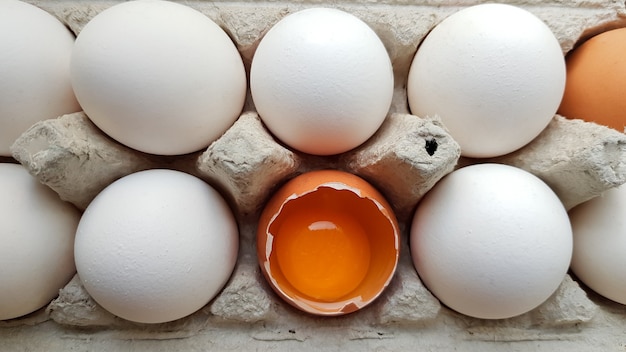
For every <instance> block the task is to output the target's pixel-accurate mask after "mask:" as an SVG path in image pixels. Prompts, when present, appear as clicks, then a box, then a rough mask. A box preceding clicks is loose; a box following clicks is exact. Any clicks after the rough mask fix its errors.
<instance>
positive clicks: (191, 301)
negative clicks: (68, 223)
mask: <svg viewBox="0 0 626 352" xmlns="http://www.w3.org/2000/svg"><path fill="white" fill-rule="evenodd" d="M238 238H239V237H238V231H237V224H236V222H235V219H234V217H233V214H232V213H231V211H230V209H229V207H228V205H227V204H226V202H225V201H224V199H223V198H222V197H221V196H220V194H219V193H218V192H217V191H215V190H214V189H213V188H212V187H211V186H209V185H208V184H206V183H205V182H203V181H202V180H200V179H198V178H196V177H194V176H191V175H188V174H186V173H183V172H179V171H173V170H160V169H156V170H147V171H141V172H137V173H134V174H131V175H128V176H126V177H123V178H121V179H119V180H117V181H115V182H114V183H112V184H111V185H110V186H108V187H107V188H105V189H104V190H103V191H102V192H101V193H100V194H99V195H98V196H97V197H96V198H95V199H94V200H93V202H92V203H91V204H89V206H88V207H87V209H86V210H85V212H84V214H83V216H82V218H81V219H80V223H79V225H78V230H77V233H76V241H75V248H74V251H75V252H74V255H75V258H76V269H77V270H78V275H79V277H80V279H81V281H82V283H83V285H84V286H85V289H86V290H87V292H88V293H89V294H90V295H91V296H92V297H93V298H94V299H95V300H96V302H98V303H99V304H100V305H101V306H102V307H104V308H105V309H107V310H108V311H110V312H111V313H113V314H115V315H117V316H119V317H122V318H124V319H127V320H131V321H136V322H141V323H161V322H167V321H172V320H176V319H179V318H182V317H185V316H187V315H189V314H191V313H193V312H195V311H197V310H199V309H200V308H202V307H203V306H204V305H206V304H207V303H208V302H209V301H210V300H211V299H212V298H213V297H214V296H215V295H216V294H217V293H219V291H220V290H221V288H222V287H223V286H224V284H225V283H226V281H227V280H228V278H229V277H230V275H231V273H232V271H233V269H234V266H235V262H236V260H237V252H238V243H239V240H238Z"/></svg>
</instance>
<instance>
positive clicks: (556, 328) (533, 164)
mask: <svg viewBox="0 0 626 352" xmlns="http://www.w3.org/2000/svg"><path fill="white" fill-rule="evenodd" d="M30 3H32V4H34V5H37V6H39V7H41V8H43V9H45V10H47V11H48V12H50V13H52V14H53V15H55V16H56V17H57V18H59V19H60V20H61V21H62V22H64V23H65V24H66V25H67V26H68V27H69V28H71V29H72V31H74V33H76V34H78V32H80V30H81V29H82V27H83V26H84V25H85V24H86V23H87V22H88V21H89V20H90V19H91V18H93V17H94V16H95V15H96V14H98V13H99V12H100V11H102V10H103V9H105V8H107V7H109V6H112V5H114V4H116V3H118V2H116V1H97V0H94V1H84V2H79V1H54V2H52V1H30ZM478 3H481V1H455V2H449V1H444V0H440V1H436V0H431V1H428V0H427V1H420V2H419V3H418V4H415V3H414V2H410V1H402V0H387V1H383V2H378V3H376V4H371V3H369V2H367V1H349V2H344V3H332V4H331V3H325V2H314V1H298V2H290V3H282V2H263V3H256V2H252V1H251V2H246V1H243V2H236V3H235V2H219V1H217V2H205V1H186V2H184V4H185V5H188V6H191V7H193V8H196V9H197V10H199V11H201V12H202V13H204V14H205V15H207V16H208V17H210V18H211V19H213V20H214V21H215V22H216V23H218V24H219V25H220V26H221V27H222V28H224V29H225V30H226V32H227V33H228V34H229V35H230V36H231V38H232V39H233V41H234V42H235V44H236V46H237V48H238V50H239V52H240V53H241V55H242V57H243V59H244V64H245V66H246V68H247V69H248V72H249V68H250V63H251V59H252V56H253V54H254V50H255V49H256V46H257V45H258V42H259V41H260V39H261V38H262V36H263V35H264V33H265V32H266V31H267V30H268V29H269V28H271V26H272V25H273V24H275V23H276V22H277V21H278V20H279V19H281V18H283V17H284V16H286V15H287V14H289V13H293V12H295V11H298V10H300V9H303V8H306V7H313V6H327V7H333V8H338V9H341V10H344V11H347V12H350V13H353V14H355V15H356V16H357V17H359V18H361V19H363V20H364V21H365V22H366V23H368V24H369V25H370V26H371V27H372V28H373V29H374V30H375V31H376V33H377V34H378V35H379V36H380V38H381V39H382V40H383V42H384V44H385V47H386V48H387V51H388V53H389V54H390V57H391V60H392V63H393V68H394V76H395V92H394V99H393V102H392V106H391V109H390V111H389V114H388V116H387V119H386V120H385V122H384V123H383V125H382V126H381V128H380V129H379V130H378V132H377V133H376V134H375V135H374V136H373V137H372V138H370V140H368V141H367V142H366V143H365V144H363V145H361V146H359V147H358V148H356V149H354V150H352V151H349V152H346V153H343V154H340V155H336V156H331V157H319V156H311V155H307V154H303V153H299V152H297V151H293V150H290V149H289V148H287V147H285V146H284V145H282V144H281V143H280V142H278V141H277V140H276V139H275V138H273V137H272V135H271V134H270V133H269V131H268V130H267V129H266V128H265V126H264V125H263V123H262V121H261V120H260V118H259V116H258V114H257V113H256V112H255V109H254V105H253V103H252V100H251V99H250V97H249V96H248V99H247V102H246V106H245V108H244V112H243V113H242V114H241V116H240V117H239V119H238V120H237V121H236V122H235V124H234V125H233V126H232V127H231V128H230V129H229V130H228V131H227V132H226V133H224V135H223V136H222V137H221V138H219V139H218V140H217V141H215V142H214V143H212V144H211V145H210V146H209V147H208V148H207V149H206V150H203V151H199V152H196V153H191V154H187V155H183V156H175V157H164V156H155V155H150V154H145V153H141V152H137V151H135V150H132V149H130V148H127V147H125V146H123V145H121V144H119V143H117V142H116V141H114V140H113V139H111V138H109V137H108V136H106V135H105V134H103V133H102V132H101V131H100V130H99V129H98V128H97V127H96V126H95V125H93V123H91V122H90V121H89V119H88V118H87V116H86V115H85V114H84V113H82V112H79V113H74V114H69V115H64V116H61V117H59V118H57V119H53V120H46V121H43V122H40V123H37V124H35V125H34V126H33V127H31V129H29V130H28V131H27V132H25V133H24V134H23V135H22V136H21V137H20V138H19V139H18V140H17V141H16V142H15V143H14V145H13V147H12V152H13V157H14V158H15V160H16V161H17V162H19V163H21V164H22V165H24V166H25V167H26V168H27V169H28V170H29V172H30V173H31V174H32V175H33V176H35V177H36V178H37V179H39V180H40V181H41V182H42V183H44V184H45V185H47V186H49V187H50V188H52V189H53V190H54V191H56V192H57V193H58V194H59V196H60V197H61V198H62V199H63V200H66V201H68V202H70V203H72V204H74V205H75V206H76V207H77V208H79V209H81V210H84V209H85V208H86V206H87V205H88V204H89V202H90V201H91V200H92V199H93V198H94V197H95V196H96V195H97V194H98V193H99V192H100V191H101V190H102V189H104V188H105V187H106V186H108V185H109V184H111V183H112V182H113V181H115V180H117V179H119V178H121V177H123V176H125V175H128V174H130V173H133V172H136V171H140V170H146V169H153V168H169V169H176V170H181V171H184V172H187V173H190V174H193V175H195V176H197V177H200V178H202V179H204V180H206V181H207V182H209V183H210V184H211V185H213V186H215V187H216V188H217V189H219V190H220V191H221V193H222V194H223V195H224V196H225V197H226V198H227V200H228V201H229V203H230V205H231V207H232V208H233V210H234V211H235V214H236V216H237V220H238V224H239V230H240V240H241V241H240V252H239V258H238V262H237V265H236V268H235V271H234V272H233V274H232V276H231V278H230V281H229V282H228V283H227V284H226V286H225V287H224V288H223V290H222V291H221V293H220V294H218V296H217V297H216V298H214V299H213V300H212V301H211V302H210V303H209V304H208V305H207V306H205V307H204V308H203V309H201V310H200V311H198V312H196V313H194V314H192V315H190V316H188V317H186V318H183V319H179V320H177V321H174V322H169V323H163V324H139V323H133V322H130V321H127V320H124V319H121V318H118V317H116V316H114V315H112V314H111V313H109V312H107V311H106V310H104V309H103V308H101V307H100V306H99V305H98V304H97V303H96V302H95V301H94V300H93V299H92V298H91V297H90V296H89V295H88V293H87V292H86V290H85V289H84V287H83V286H82V284H81V282H80V278H79V277H78V276H75V277H74V278H73V279H72V281H71V282H69V283H68V284H67V285H66V286H65V287H64V288H63V289H62V290H61V291H60V293H59V297H58V298H56V299H55V300H54V301H52V302H51V303H50V305H48V306H47V307H46V308H44V309H41V310H39V311H37V312H35V313H32V314H30V315H28V316H25V317H22V318H18V319H12V320H7V321H0V350H3V348H4V347H5V349H6V350H19V349H23V350H68V349H71V348H88V349H90V350H100V349H103V350H104V349H112V348H113V349H116V348H129V347H132V348H133V349H134V350H157V349H180V350H204V349H208V348H213V349H217V350H228V349H236V350H241V349H252V348H254V349H262V350H265V349H267V350H287V349H293V348H296V349H298V350H318V349H320V348H328V349H340V348H341V349H348V350H362V349H372V350H378V351H387V350H408V349H414V348H416V347H418V346H419V347H423V348H425V349H435V348H443V349H451V348H453V346H459V347H460V348H462V349H480V350H501V349H502V348H505V347H511V346H513V347H514V348H517V349H531V348H532V349H533V350H554V349H556V348H558V349H562V348H570V349H573V350H585V351H589V350H623V348H624V346H625V345H626V335H625V334H624V332H623V328H624V327H625V326H626V307H624V306H622V305H619V304H617V303H613V302H610V301H608V300H606V299H604V298H602V297H600V296H598V295H596V294H595V293H593V292H592V291H590V290H587V289H586V288H585V287H584V286H583V287H581V285H582V284H579V283H578V282H577V281H576V279H575V278H573V277H572V276H570V275H567V276H566V277H565V279H564V281H563V282H562V284H561V286H560V287H559V289H558V290H557V291H556V292H555V293H554V294H553V295H552V297H551V298H550V299H548V300H547V301H546V302H545V303H543V304H542V305H541V306H539V307H537V308H536V309H534V310H533V311H531V312H528V313H526V314H523V315H521V316H517V317H514V318H510V319H500V320H483V319H475V318H470V317H467V316H463V315H461V314H458V313H456V312H454V311H452V310H450V309H448V308H446V307H445V306H443V305H442V304H441V303H440V302H439V301H438V300H437V299H436V298H435V297H434V296H433V295H432V294H431V293H430V292H429V291H428V290H427V289H426V288H425V287H424V285H423V284H422V283H421V281H420V279H419V277H418V276H417V273H416V271H415V269H414V267H413V264H412V262H411V259H410V253H409V251H408V230H409V229H408V226H409V225H410V218H411V216H412V213H413V211H414V209H415V206H416V204H417V203H418V201H419V200H420V199H421V197H422V196H423V195H424V194H426V193H427V192H428V191H429V190H430V189H431V188H432V187H433V186H434V185H435V184H436V183H437V181H439V180H440V179H441V178H442V177H444V176H445V175H446V174H448V173H450V172H451V171H453V170H454V169H455V168H458V167H461V166H465V165H470V164H475V163H483V162H497V163H503V164H508V165H512V166H516V167H519V168H521V169H524V170H527V171H529V172H531V173H533V174H535V175H536V176H538V177H540V178H541V179H542V180H544V181H545V182H546V183H547V184H548V185H549V186H550V187H551V188H552V189H553V190H554V191H555V193H556V194H557V195H558V196H559V198H560V199H561V201H562V202H563V203H564V205H565V206H566V208H567V209H571V208H572V207H574V206H575V205H577V204H580V203H582V202H584V201H586V200H589V199H591V198H593V197H595V196H598V195H600V194H601V193H602V192H604V191H606V190H608V189H611V188H614V187H616V186H618V185H621V184H623V183H625V182H626V135H624V134H622V133H619V132H617V131H614V130H612V129H609V128H606V127H602V126H599V125H596V124H593V123H588V122H583V121H580V120H569V119H566V118H564V117H561V116H558V115H556V116H555V117H554V118H553V120H552V122H551V123H550V124H549V125H548V127H547V128H546V129H545V130H544V131H543V132H542V133H541V134H540V135H539V136H538V137H537V138H536V139H535V140H533V141H532V142H531V143H530V144H528V145H527V146H525V147H523V148H522V149H520V150H518V151H516V152H513V153H511V154H507V155H505V156H502V157H497V158H490V159H471V158H465V157H461V156H460V148H459V146H458V144H457V143H456V142H455V141H454V140H453V139H452V138H451V137H450V135H449V134H448V133H447V131H446V129H445V126H443V124H442V123H441V121H440V120H439V119H438V118H437V117H436V116H432V117H428V116H423V117H417V116H414V115H410V112H409V109H408V105H407V97H406V77H407V75H408V70H409V66H410V63H411V60H412V58H413V55H414V54H415V51H416V49H417V47H418V45H419V43H420V42H421V40H422V39H423V38H424V37H425V36H426V34H427V33H428V32H429V31H430V30H431V29H432V28H433V27H434V26H435V25H436V24H437V23H439V22H440V21H441V20H443V19H444V18H445V17H447V16H448V15H450V14H451V13H453V12H455V11H457V10H458V9H460V8H462V7H466V6H470V5H473V4H478ZM506 3H511V4H515V5H519V6H521V7H523V8H526V9H528V10H530V11H531V12H533V13H534V14H536V15H537V16H539V17H540V18H541V19H543V20H544V21H545V22H546V23H547V24H548V26H550V28H551V29H552V30H553V32H554V33H555V35H556V37H557V38H558V40H559V42H560V43H561V47H562V49H563V52H564V53H567V52H568V51H569V50H571V49H572V48H573V47H574V46H575V44H576V43H577V42H578V41H580V40H583V39H585V38H587V37H589V36H591V35H593V34H595V33H598V32H601V31H604V30H606V29H608V28H613V27H619V26H623V25H626V20H625V18H624V14H625V13H626V9H625V8H624V3H621V2H614V1H576V0H574V1H570V2H561V1H554V2H550V1H549V2H543V1H532V0H529V1H525V0H519V1H508V2H506ZM248 93H249V92H248ZM0 161H3V162H5V161H11V160H9V159H8V158H4V159H3V160H0ZM325 168H332V169H339V170H345V171H348V172H351V173H354V174H356V175H358V176H361V177H363V178H364V179H366V180H368V181H369V182H371V183H372V184H373V185H374V186H375V187H377V188H378V189H379V190H380V191H381V193H383V194H384V195H385V197H386V198H387V200H388V201H389V202H390V203H391V204H392V206H393V207H394V210H395V212H396V215H397V216H398V219H399V221H400V226H401V230H402V231H401V232H402V241H401V242H402V243H401V244H402V251H401V255H400V260H399V264H398V268H397V271H396V273H395V276H394V278H393V280H392V281H391V283H390V285H389V287H387V289H386V290H385V291H384V292H383V294H382V295H381V296H380V297H379V298H378V299H377V300H376V301H375V302H374V303H372V304H371V305H370V306H368V307H366V308H364V309H361V310H360V311H358V312H355V313H352V314H349V315H346V316H341V317H332V318H330V317H316V316H310V315H306V314H304V313H302V312H300V311H297V310H296V309H294V308H292V307H291V306H289V305H288V304H286V303H285V302H283V301H281V300H280V299H279V298H278V296H276V295H275V294H274V292H273V291H272V290H271V289H270V288H269V285H268V284H267V283H266V282H265V279H264V278H263V276H262V274H261V272H260V269H259V267H258V263H257V259H256V251H255V245H256V241H255V233H256V221H257V220H258V216H259V212H260V210H261V208H262V207H263V205H264V204H265V202H266V201H267V200H268V198H269V197H270V196H271V194H272V192H273V191H274V190H276V189H277V188H278V187H279V186H280V185H282V184H283V183H284V182H286V181H287V180H289V179H290V178H292V177H294V176H295V175H298V174H300V173H303V172H306V171H309V170H316V169H325Z"/></svg>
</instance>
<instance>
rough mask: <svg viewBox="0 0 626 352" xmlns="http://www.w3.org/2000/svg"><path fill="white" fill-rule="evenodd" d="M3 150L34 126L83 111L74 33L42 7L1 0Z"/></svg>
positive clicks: (0, 115) (7, 152)
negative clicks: (75, 75) (75, 85)
mask: <svg viewBox="0 0 626 352" xmlns="http://www.w3.org/2000/svg"><path fill="white" fill-rule="evenodd" d="M0 33H2V35H1V36H0V77H2V78H1V79H0V156H10V155H11V151H10V150H9V148H10V147H11V145H12V144H13V142H15V140H16V139H17V138H18V137H19V136H20V135H21V134H22V133H24V132H25V131H26V130H27V129H28V128H29V127H30V126H32V125H33V124H35V123H36V122H39V121H41V120H46V119H52V118H56V117H58V116H61V115H64V114H68V113H72V112H76V111H80V110H81V108H80V106H79V105H78V102H77V101H76V98H75V97H74V92H73V91H72V86H71V84H70V73H69V71H70V66H69V65H70V55H71V53H72V46H73V45H74V34H72V32H70V31H69V30H68V29H67V28H66V27H65V26H64V25H63V24H62V23H61V22H60V21H59V20H57V19H56V18H55V17H54V16H52V15H51V14H49V13H47V12H45V11H44V10H42V9H40V8H38V7H35V6H33V5H31V4H27V3H25V2H21V1H17V0H0Z"/></svg>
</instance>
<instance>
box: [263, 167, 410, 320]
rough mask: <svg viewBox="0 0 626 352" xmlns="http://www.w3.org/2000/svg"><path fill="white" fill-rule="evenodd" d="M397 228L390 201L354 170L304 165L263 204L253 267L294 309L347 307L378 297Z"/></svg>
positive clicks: (337, 310)
mask: <svg viewBox="0 0 626 352" xmlns="http://www.w3.org/2000/svg"><path fill="white" fill-rule="evenodd" d="M399 233H400V232H399V229H398V223H397V220H396V218H395V215H394V214H393V212H392V209H391V206H390V205H389V203H387V201H386V200H385V198H384V197H383V196H382V194H380V193H379V192H378V191H377V190H376V189H375V188H374V187H373V186H371V185H370V184H368V183H367V182H366V181H365V180H363V179H361V178H360V177H358V176H355V175H352V174H350V173H346V172H343V171H337V170H318V171H312V172H308V173H305V174H302V175H300V176H297V177H295V178H294V179H292V180H290V181H289V182H287V183H286V184H285V185H284V186H283V187H281V188H280V189H279V190H278V192H277V193H275V194H274V196H273V197H272V198H271V199H270V201H269V203H268V204H267V206H266V207H265V209H264V210H263V213H262V214H261V218H260V221H259V226H258V232H257V254H258V259H259V264H260V267H261V271H262V272H263V274H264V275H265V278H266V279H267V280H268V282H269V284H270V286H271V287H272V289H273V290H274V291H275V292H276V293H277V294H278V295H279V296H281V297H282V298H283V299H284V300H285V301H287V302H288V303H289V304H291V305H293V306H294V307H296V308H298V309H300V310H302V311H305V312H308V313H312V314H317V315H341V314H347V313H351V312H354V311H356V310H358V309H361V308H363V307H365V306H366V305H368V304H369V303H371V302H372V301H373V300H374V299H376V297H378V296H379V295H380V294H381V293H382V292H383V290H384V289H385V287H387V285H388V284H389V281H390V280H391V278H392V277H393V274H394V272H395V270H396V266H397V262H398V256H399V237H400V234H399Z"/></svg>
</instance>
